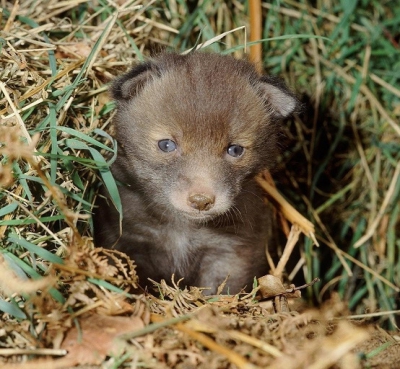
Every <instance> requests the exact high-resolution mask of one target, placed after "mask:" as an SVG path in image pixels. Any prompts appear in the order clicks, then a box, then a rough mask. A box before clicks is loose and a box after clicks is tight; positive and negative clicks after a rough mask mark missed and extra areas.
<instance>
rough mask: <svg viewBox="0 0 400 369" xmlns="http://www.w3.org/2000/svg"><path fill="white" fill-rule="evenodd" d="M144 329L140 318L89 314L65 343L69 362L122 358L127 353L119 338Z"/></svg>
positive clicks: (93, 362)
mask: <svg viewBox="0 0 400 369" xmlns="http://www.w3.org/2000/svg"><path fill="white" fill-rule="evenodd" d="M143 327H144V324H143V321H142V320H141V319H140V318H139V317H136V316H134V317H122V316H102V315H97V314H93V315H89V316H84V317H81V318H79V326H78V327H76V326H74V327H73V328H71V329H70V330H69V331H68V332H67V334H66V336H65V339H64V341H63V343H62V344H61V348H62V349H65V350H68V354H67V356H66V357H65V359H67V360H68V359H69V360H70V361H69V362H70V363H71V362H72V364H71V365H77V364H81V365H82V364H93V365H98V364H100V363H102V362H103V360H104V359H105V357H106V356H108V355H118V354H119V353H121V351H122V350H123V347H122V346H121V343H120V342H118V340H117V338H118V336H119V335H121V334H124V333H128V332H132V331H135V330H138V329H141V328H143Z"/></svg>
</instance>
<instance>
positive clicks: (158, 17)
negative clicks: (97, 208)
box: [0, 0, 400, 369]
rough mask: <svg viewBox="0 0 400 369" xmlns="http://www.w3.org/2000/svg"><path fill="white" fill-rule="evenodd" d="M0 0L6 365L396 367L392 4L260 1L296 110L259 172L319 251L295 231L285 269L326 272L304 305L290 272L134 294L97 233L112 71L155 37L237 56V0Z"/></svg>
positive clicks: (268, 47)
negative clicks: (250, 286) (311, 229)
mask: <svg viewBox="0 0 400 369" xmlns="http://www.w3.org/2000/svg"><path fill="white" fill-rule="evenodd" d="M0 5H1V9H0V30H1V31H0V122H1V123H0V155H1V157H0V159H1V167H0V181H1V187H0V205H1V207H0V244H1V249H0V263H1V267H0V292H1V299H0V313H1V320H0V363H1V366H2V367H3V368H18V369H21V368H41V369H42V368H68V367H74V366H78V367H79V366H80V367H82V368H83V367H91V368H93V367H102V368H124V367H130V368H136V367H148V368H179V369H184V368H185V369H188V368H235V367H237V368H263V367H269V368H282V367H285V368H305V367H307V368H352V369H353V368H363V367H364V368H367V367H368V368H371V367H379V368H399V367H400V366H399V364H398V363H399V358H400V357H399V354H398V352H399V341H400V338H399V335H398V322H399V310H398V309H399V298H398V294H399V285H400V267H399V265H400V260H399V259H400V252H399V250H400V237H399V236H400V235H399V230H400V215H399V214H400V202H399V197H400V179H399V178H400V164H399V162H400V161H399V158H400V126H399V124H398V119H399V117H400V89H399V86H400V73H399V70H400V45H399V42H400V40H399V37H400V34H399V31H398V30H399V29H400V4H398V3H392V4H389V3H385V2H384V3H378V2H376V1H373V0H365V1H360V2H343V1H342V2H339V1H336V0H328V1H324V2H320V1H317V2H307V1H299V2H296V1H292V0H283V1H271V2H264V3H262V4H261V6H262V16H263V40H261V41H260V42H262V45H263V66H264V69H265V71H266V72H267V73H270V74H276V75H279V76H281V77H282V78H284V79H285V80H286V82H287V83H288V85H290V86H291V87H292V88H293V89H294V90H295V91H297V93H298V95H299V96H300V98H301V100H302V101H303V103H304V106H305V109H304V112H303V113H302V114H301V115H299V116H296V117H295V118H294V119H293V120H291V121H289V122H287V123H285V126H284V127H283V130H284V132H285V138H282V140H283V142H282V146H284V147H286V149H285V150H284V152H283V153H282V156H281V158H280V160H279V165H278V168H277V170H276V172H275V173H274V174H273V176H274V179H275V181H276V183H277V187H278V189H279V190H280V191H281V193H283V195H284V196H285V197H286V199H288V200H289V202H291V203H292V204H293V205H294V207H295V208H296V209H297V210H299V211H300V212H301V213H302V214H303V215H305V216H306V217H307V218H308V219H310V220H311V221H312V222H313V223H314V224H315V226H316V232H315V235H316V238H317V240H318V243H319V244H320V247H319V248H317V247H315V246H314V243H313V240H312V239H309V238H307V237H305V238H302V237H299V238H295V239H294V240H293V237H292V238H291V237H289V240H288V244H289V243H291V244H292V246H294V245H296V248H295V252H294V253H293V254H292V256H291V260H292V264H291V266H290V267H289V266H287V267H286V272H287V278H286V279H287V281H288V283H295V284H296V285H299V284H302V283H305V282H308V283H309V282H310V281H312V280H314V279H315V278H317V277H318V278H320V282H319V283H315V284H313V285H312V286H310V285H308V288H307V289H306V290H305V292H304V293H303V299H302V301H303V302H305V303H306V304H307V306H317V307H314V308H310V307H308V308H305V307H304V304H303V305H301V304H296V303H295V302H296V301H298V299H297V300H296V299H293V303H292V302H291V301H292V299H291V298H295V297H298V295H299V291H298V290H297V288H296V287H293V286H292V287H290V286H289V287H287V286H279V288H280V289H279V291H278V292H277V293H276V294H275V295H273V296H272V298H271V296H270V298H269V299H262V298H261V299H260V297H259V292H260V287H261V288H262V287H265V286H264V285H263V283H264V282H262V281H260V282H259V283H260V285H259V286H257V285H255V289H254V290H253V292H252V293H250V294H238V295H236V296H223V295H218V296H212V297H209V296H204V294H203V291H202V289H201V288H195V287H185V286H184V284H183V282H182V281H174V280H172V281H167V282H168V283H167V282H165V281H163V282H161V283H154V286H155V291H156V292H155V293H154V294H147V293H141V294H133V293H132V288H134V287H136V286H137V278H136V274H135V264H134V261H131V260H130V259H129V258H127V257H126V256H125V255H124V254H121V253H118V252H116V251H113V250H105V249H101V248H98V247H95V245H93V242H92V239H91V235H92V223H91V218H90V215H91V213H92V207H93V202H94V199H95V196H96V194H97V189H98V184H99V183H100V182H101V181H104V182H107V181H112V178H110V172H109V171H108V163H109V160H110V157H111V158H112V156H113V155H114V154H115V142H114V140H113V138H112V123H111V122H112V117H113V111H114V104H113V102H112V101H111V100H110V98H109V96H108V95H107V83H108V82H109V81H111V80H112V79H113V78H114V77H115V76H117V75H119V74H121V73H123V72H124V71H126V70H127V69H128V68H129V66H130V65H132V64H133V63H135V62H137V61H140V60H144V59H145V58H146V57H147V56H148V55H151V54H152V53H156V52H159V51H160V50H164V49H172V50H178V51H182V52H184V51H186V50H188V49H190V48H192V47H194V46H196V45H198V44H199V43H209V44H210V45H209V46H207V48H208V49H211V50H213V51H215V52H221V53H232V54H234V55H235V56H237V57H241V56H243V55H244V54H245V53H246V50H247V49H246V32H245V30H244V28H243V26H246V27H248V26H249V20H248V16H247V14H248V3H247V2H246V1H238V0H232V1H225V2H222V1H214V2H209V1H205V0H200V1H188V2H182V1H175V0H171V1H168V2H163V1H150V2H143V1H142V0H134V1H122V0H115V1H108V0H93V1H88V0H70V1H57V0H24V1H23V2H21V3H20V2H19V1H15V2H12V1H6V0H2V1H1V2H0ZM111 160H112V159H111ZM291 235H292V236H293V232H292V234H291ZM282 249H283V247H282ZM288 265H290V264H288ZM268 283H269V282H267V285H268ZM156 296H157V297H156ZM271 299H272V300H273V301H272V302H273V303H271V301H263V300H271ZM287 300H290V301H289V303H288V302H287ZM288 307H290V310H291V311H289V309H288ZM367 323H368V324H367ZM396 330H397V332H396Z"/></svg>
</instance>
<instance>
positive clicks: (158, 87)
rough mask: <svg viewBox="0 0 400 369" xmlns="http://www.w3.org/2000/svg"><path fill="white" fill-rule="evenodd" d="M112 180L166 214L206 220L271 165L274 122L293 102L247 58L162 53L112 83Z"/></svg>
mask: <svg viewBox="0 0 400 369" xmlns="http://www.w3.org/2000/svg"><path fill="white" fill-rule="evenodd" d="M112 94H113V97H114V98H115V99H116V101H117V106H118V111H117V115H116V119H115V124H116V130H117V140H118V142H119V144H120V152H119V156H118V159H117V163H116V166H115V170H114V171H115V172H116V175H117V178H118V177H120V178H121V180H122V181H123V182H125V183H126V184H127V185H131V186H132V188H136V189H138V191H141V192H142V193H143V196H145V197H146V198H147V201H148V203H149V206H153V207H154V208H155V209H156V210H155V211H160V212H163V213H165V214H166V216H174V217H182V216H183V217H185V218H188V219H192V220H200V221H205V220H208V219H211V218H214V217H216V216H218V215H220V214H223V213H225V212H227V211H228V210H229V209H230V208H232V207H234V206H235V198H236V197H237V195H238V194H239V193H240V191H241V189H242V187H243V184H244V183H245V182H246V181H247V180H248V179H249V178H252V177H253V176H254V174H256V173H257V172H258V171H259V170H261V169H267V168H270V167H271V165H272V164H273V162H274V160H275V158H276V155H277V135H278V132H279V129H278V127H277V123H278V121H279V120H280V119H281V118H283V117H286V116H287V115H289V114H291V113H292V112H293V110H294V109H295V107H296V99H295V98H294V97H293V96H292V95H291V93H290V92H289V91H288V90H287V89H286V88H285V87H284V86H283V85H282V84H280V83H278V82H276V81H275V80H272V79H268V78H266V77H260V76H259V75H258V74H257V73H256V72H255V70H254V68H253V66H252V65H251V64H249V63H247V62H245V61H240V60H236V59H233V58H231V57H226V56H220V55H216V54H203V53H194V54H191V55H187V56H181V55H177V54H164V55H162V56H160V57H159V58H156V59H154V60H153V61H151V62H148V63H145V64H141V65H139V66H138V67H136V68H134V69H133V70H131V71H130V72H129V73H127V74H126V75H124V76H122V77H121V78H120V79H118V80H117V81H116V82H115V83H114V85H113V87H112Z"/></svg>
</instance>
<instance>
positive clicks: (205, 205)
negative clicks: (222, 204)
mask: <svg viewBox="0 0 400 369" xmlns="http://www.w3.org/2000/svg"><path fill="white" fill-rule="evenodd" d="M188 200H189V205H190V206H191V207H192V208H194V209H196V210H200V211H204V210H210V209H211V208H212V207H213V206H214V202H215V196H214V195H209V194H203V193H195V194H193V195H191V196H189V198H188Z"/></svg>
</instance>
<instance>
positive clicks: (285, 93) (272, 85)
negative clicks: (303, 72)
mask: <svg viewBox="0 0 400 369" xmlns="http://www.w3.org/2000/svg"><path fill="white" fill-rule="evenodd" d="M260 81H261V83H260V84H259V86H258V87H259V88H260V92H261V95H262V97H263V98H264V100H265V102H266V104H267V106H268V108H269V110H270V113H271V115H272V116H273V117H274V118H277V119H283V118H287V117H289V116H290V115H291V114H293V113H295V112H296V111H298V110H299V107H300V103H299V100H298V99H297V98H296V96H295V95H294V94H293V93H292V92H291V91H290V90H289V89H288V88H287V87H286V85H285V83H284V82H283V81H282V80H280V79H279V78H276V77H271V76H262V77H261V78H260Z"/></svg>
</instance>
